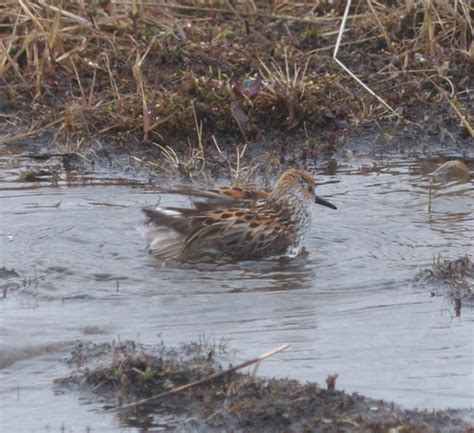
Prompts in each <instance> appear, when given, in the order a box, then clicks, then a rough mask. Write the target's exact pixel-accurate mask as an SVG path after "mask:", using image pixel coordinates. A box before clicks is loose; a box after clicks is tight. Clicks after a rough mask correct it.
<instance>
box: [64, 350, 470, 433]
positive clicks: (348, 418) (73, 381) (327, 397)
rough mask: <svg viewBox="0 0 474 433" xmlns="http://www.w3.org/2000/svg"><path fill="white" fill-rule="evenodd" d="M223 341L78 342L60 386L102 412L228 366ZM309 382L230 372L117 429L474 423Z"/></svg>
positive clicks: (444, 427) (330, 383)
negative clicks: (88, 396) (91, 398)
mask: <svg viewBox="0 0 474 433" xmlns="http://www.w3.org/2000/svg"><path fill="white" fill-rule="evenodd" d="M226 349H227V348H226V346H225V345H224V344H222V343H221V344H219V345H212V344H208V343H206V342H200V343H192V344H186V345H183V346H181V347H179V348H178V349H170V348H166V347H165V346H163V345H159V346H156V347H149V346H148V347H144V346H141V345H139V344H137V343H135V342H133V341H126V342H112V343H104V344H99V345H97V344H89V343H82V342H80V343H78V344H77V345H76V347H75V349H74V350H73V352H72V354H71V357H70V358H69V359H68V361H67V362H68V363H69V364H70V366H71V367H73V368H74V370H73V372H72V373H71V374H70V375H68V376H66V377H62V378H59V379H57V380H56V381H55V382H56V385H57V386H58V387H59V386H60V387H72V388H75V389H77V388H79V389H81V390H83V391H85V390H87V391H91V390H92V391H93V393H94V394H95V395H96V397H95V399H96V400H98V401H99V402H101V405H102V407H103V409H104V410H107V409H113V408H117V406H120V405H122V404H124V403H127V402H130V401H134V400H137V399H142V398H147V397H150V396H153V395H156V394H161V393H164V392H166V391H170V390H172V389H174V388H176V387H178V386H181V385H185V384H188V383H191V382H194V381H196V380H200V379H203V378H206V377H208V376H210V375H211V374H214V373H216V372H222V371H223V370H225V369H226V368H228V367H230V366H226V365H224V364H223V362H224V359H226V360H227V362H228V359H229V358H228V355H227V354H226ZM335 380H336V378H335V377H329V378H328V380H327V381H326V382H327V389H324V388H322V387H320V386H319V385H317V384H315V383H304V384H303V383H300V382H298V381H295V380H288V379H263V378H259V377H256V376H255V375H254V374H243V373H236V372H234V373H231V374H228V375H224V376H223V377H220V378H218V379H216V380H212V381H209V382H207V383H205V384H201V385H199V386H198V387H194V388H191V389H188V390H186V391H184V392H181V393H177V394H174V395H173V394H171V395H165V396H163V398H161V399H159V400H155V401H154V402H153V403H150V404H147V405H143V406H141V407H138V408H136V409H133V410H131V409H127V410H119V411H118V415H117V416H118V417H119V418H120V422H121V424H122V425H123V426H127V425H128V426H135V427H141V428H143V429H144V430H153V431H155V428H158V427H160V426H161V427H163V419H164V418H165V414H166V413H168V414H173V415H174V418H173V419H174V421H173V425H167V426H166V431H183V432H191V431H194V432H196V431H200V432H222V431H233V432H312V431H318V432H387V433H388V432H407V433H408V432H413V433H414V432H423V433H424V432H445V433H448V432H452V433H454V432H459V433H461V432H462V433H466V432H470V431H472V429H473V426H472V425H471V424H469V423H468V422H466V421H465V420H463V419H462V416H463V415H465V414H463V413H462V412H461V411H454V410H444V411H413V410H410V411H408V410H402V409H400V408H399V407H398V406H397V405H396V404H394V403H391V402H386V401H383V400H373V399H370V398H366V397H364V396H362V395H358V394H356V393H354V394H351V395H349V394H346V393H345V392H344V391H339V390H335V389H334V387H336V388H337V384H336V383H335Z"/></svg>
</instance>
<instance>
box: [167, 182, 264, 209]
mask: <svg viewBox="0 0 474 433" xmlns="http://www.w3.org/2000/svg"><path fill="white" fill-rule="evenodd" d="M162 193H164V194H182V195H187V196H189V197H192V198H193V199H203V200H194V207H195V209H197V210H199V211H209V210H212V209H216V208H218V207H221V206H226V207H244V206H247V205H249V204H251V203H253V202H256V201H258V200H262V199H266V198H268V194H269V193H268V192H267V191H264V190H260V189H256V188H243V187H238V186H226V187H221V188H215V189H204V190H198V189H193V188H191V187H187V186H182V187H177V188H173V189H170V190H167V191H164V192H162Z"/></svg>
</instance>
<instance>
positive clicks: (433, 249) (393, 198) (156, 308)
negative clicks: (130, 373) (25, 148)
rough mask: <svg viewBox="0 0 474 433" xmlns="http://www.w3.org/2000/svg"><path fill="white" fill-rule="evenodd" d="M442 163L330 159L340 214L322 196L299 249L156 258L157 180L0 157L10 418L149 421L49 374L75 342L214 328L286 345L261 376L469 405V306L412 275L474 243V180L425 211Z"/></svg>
mask: <svg viewBox="0 0 474 433" xmlns="http://www.w3.org/2000/svg"><path fill="white" fill-rule="evenodd" d="M436 164H437V163H436V162H434V161H426V160H425V161H418V160H410V159H405V160H400V159H397V160H384V161H373V160H358V161H351V162H346V163H342V164H340V165H339V167H338V168H337V169H327V170H324V169H321V170H317V171H316V179H317V180H318V181H319V182H318V183H319V194H320V195H322V196H323V197H326V198H328V199H330V200H331V201H332V202H333V203H334V204H336V205H337V206H338V208H339V210H338V211H332V210H330V209H327V208H324V207H320V206H315V207H314V209H313V212H314V215H313V230H312V232H311V234H310V236H309V239H307V242H306V246H307V248H306V249H307V252H306V253H305V254H303V255H302V256H300V257H299V258H296V259H292V260H267V261H258V262H255V261H249V262H243V263H227V264H220V265H216V264H212V263H205V264H199V265H190V264H188V265H182V264H181V265H179V264H170V263H168V264H167V265H166V266H161V265H160V264H158V263H157V262H155V261H154V259H153V258H152V257H150V256H149V255H148V254H147V252H146V251H145V248H144V241H143V237H142V234H143V228H142V227H141V222H142V220H143V217H142V215H141V213H140V208H141V207H142V206H144V205H152V204H156V203H157V201H158V199H159V197H158V196H157V195H156V194H155V193H154V192H153V190H152V189H150V187H149V186H145V185H146V182H143V183H142V182H140V181H136V180H135V181H134V180H133V179H131V180H125V181H124V180H123V175H114V174H113V173H111V172H96V173H94V174H90V175H87V176H79V177H77V176H73V175H72V174H71V173H69V175H68V176H63V175H62V174H58V175H54V174H53V175H52V174H50V173H45V174H44V175H41V176H40V179H41V181H38V178H35V179H31V177H28V176H27V177H26V178H27V179H30V180H35V181H33V182H26V181H25V180H24V179H25V167H26V163H25V160H24V159H21V158H16V159H15V158H3V159H0V197H1V203H2V207H1V210H0V211H1V221H0V239H1V250H0V259H1V260H0V266H5V267H6V268H8V269H11V268H13V269H15V271H16V272H18V273H19V274H20V275H21V277H20V278H17V279H16V280H17V281H19V285H18V287H16V288H15V287H14V286H12V288H11V289H10V290H7V291H6V293H5V297H4V299H3V302H2V303H1V304H0V311H1V315H0V325H1V327H0V363H1V364H2V366H3V367H4V368H3V369H0V404H1V406H0V430H1V431H5V432H10V431H15V432H31V431H38V432H46V431H49V432H56V431H58V432H59V431H63V430H61V429H62V428H63V427H64V429H65V430H64V431H74V432H83V431H84V432H85V431H87V428H88V427H90V428H91V429H93V430H92V431H101V432H105V431H108V432H116V431H134V432H135V431H139V430H138V429H136V428H131V427H125V426H123V425H120V421H119V419H118V418H117V417H116V416H115V415H113V414H104V413H102V412H100V405H99V404H98V403H94V399H92V400H91V399H90V398H89V397H88V396H84V395H82V394H81V395H78V394H76V393H64V392H63V391H61V390H59V389H57V388H56V387H53V386H52V380H53V379H54V378H56V377H59V376H62V375H65V374H67V373H68V372H69V368H68V366H67V365H66V363H64V362H62V360H63V359H64V358H65V357H66V355H67V353H68V350H69V348H70V347H71V344H72V342H73V341H74V340H75V339H85V340H90V341H95V342H100V341H105V340H111V339H113V338H117V337H119V338H121V339H127V338H131V339H136V340H138V341H140V342H141V343H144V344H153V343H156V342H158V341H160V340H161V339H163V340H164V342H165V343H167V344H169V345H175V344H178V343H180V342H186V341H190V340H197V339H198V338H199V337H200V336H202V335H203V334H205V335H206V338H210V339H211V340H213V339H215V340H216V341H219V340H220V339H221V338H224V339H226V340H227V341H228V344H229V346H230V347H231V348H232V349H233V350H235V351H236V356H237V358H238V359H247V358H250V357H253V356H255V355H258V354H260V353H263V352H265V351H268V350H271V349H274V348H275V347H276V346H278V345H280V344H282V343H291V344H292V346H291V349H290V350H289V351H287V352H285V353H283V354H281V355H279V356H277V357H275V358H273V359H270V360H268V361H266V362H264V363H262V365H261V366H260V368H259V374H261V375H269V376H277V377H286V376H289V377H292V378H296V379H301V380H310V381H317V382H319V383H321V384H324V381H325V378H326V377H327V375H328V374H334V373H337V374H338V375H339V377H338V379H337V385H336V386H337V388H339V389H345V390H347V391H349V392H351V391H357V392H359V393H362V394H364V395H367V396H370V397H373V398H380V399H384V400H388V401H390V400H393V401H395V402H397V403H399V404H401V405H402V406H404V407H406V408H415V407H416V408H448V407H472V404H473V384H474V379H473V371H472V356H473V340H472V329H473V328H472V325H473V321H474V313H473V310H472V309H471V308H469V307H466V306H465V307H464V308H463V309H462V312H461V316H460V317H455V314H454V311H453V307H452V305H451V304H450V303H449V301H448V300H447V299H446V298H443V297H430V294H429V290H424V289H419V288H414V287H413V286H412V285H411V283H410V281H411V279H412V278H413V277H414V275H415V274H416V273H417V272H418V271H419V270H420V269H421V268H424V267H428V266H430V265H431V263H432V260H433V257H435V256H437V255H438V254H442V255H444V256H446V257H448V258H455V257H457V256H459V255H462V254H466V253H468V252H471V253H472V232H473V230H474V217H473V213H472V211H473V207H472V203H473V201H472V197H473V194H472V184H470V183H456V182H451V183H448V184H444V185H435V186H434V189H433V192H434V195H433V199H432V206H431V211H428V188H429V183H428V180H427V177H426V173H428V172H429V171H431V170H432V169H433V168H435V167H436ZM471 169H472V167H471ZM178 200H179V199H178V198H177V197H174V196H163V197H162V198H161V203H162V204H170V205H171V204H173V205H175V204H177V203H178ZM181 200H182V199H181ZM163 422H164V424H167V423H168V422H172V420H166V419H164V420H163Z"/></svg>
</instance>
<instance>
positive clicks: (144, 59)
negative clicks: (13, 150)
mask: <svg viewBox="0 0 474 433" xmlns="http://www.w3.org/2000/svg"><path fill="white" fill-rule="evenodd" d="M345 6H346V2H345V1H342V0H336V1H334V2H326V1H323V0H318V1H316V2H311V3H306V2H302V3H296V2H294V3H285V2H278V1H271V2H263V1H253V0H246V1H242V2H237V3H236V2H231V1H229V0H215V1H214V0H209V1H206V2H204V1H201V0H194V1H170V2H164V1H159V0H149V1H146V2H145V1H138V0H136V1H133V0H124V1H118V0H117V1H114V0H95V1H84V0H64V1H62V2H61V1H55V0H6V1H5V2H4V3H3V6H0V36H1V39H0V76H1V84H0V86H1V89H2V96H1V97H0V103H1V104H2V106H3V108H4V109H3V110H2V111H3V114H2V117H3V120H5V121H6V122H7V126H8V129H9V131H10V135H9V136H8V137H7V138H6V140H5V142H7V143H9V142H14V141H18V140H20V139H23V138H26V137H34V136H35V135H38V134H39V133H41V132H43V131H49V132H53V139H54V140H53V142H56V143H57V144H58V145H60V146H61V148H62V149H63V150H65V151H68V152H71V151H72V152H82V151H83V149H84V148H85V147H87V145H88V143H90V142H91V140H92V139H100V140H103V141H105V142H107V143H111V142H113V143H115V144H118V145H124V144H125V145H126V144H130V143H144V145H147V144H150V143H156V144H157V145H159V146H161V149H162V150H163V151H164V152H168V154H169V155H171V156H172V158H175V156H176V155H175V156H173V152H175V151H176V152H178V154H179V152H182V150H183V149H187V150H188V151H189V148H192V149H194V150H193V152H194V154H196V152H197V153H198V154H199V149H200V148H202V147H203V146H204V147H205V146H208V145H211V146H212V147H214V146H218V145H217V143H216V142H215V139H216V137H217V141H218V142H219V143H220V145H222V141H224V142H225V141H226V140H227V141H232V142H247V141H249V140H250V141H253V140H255V139H258V138H262V137H264V136H265V134H268V132H269V131H280V132H283V133H285V132H287V131H292V132H300V133H301V136H302V137H305V136H306V137H308V136H309V135H310V132H311V131H321V130H323V131H342V130H345V129H347V128H349V127H350V128H354V127H357V126H359V125H364V124H368V123H370V124H374V123H378V122H380V121H384V120H386V119H393V120H395V121H399V120H400V119H402V121H403V122H405V123H406V124H408V125H410V127H415V128H416V127H417V126H423V128H425V129H426V127H427V126H428V128H429V129H430V130H432V132H436V133H440V132H441V133H443V131H446V132H447V133H448V134H450V136H452V135H453V134H455V135H456V134H457V133H461V135H462V134H465V136H468V135H471V136H472V134H473V130H472V127H471V125H470V122H471V121H472V119H471V117H470V116H472V113H469V106H470V104H472V100H470V99H469V98H472V95H470V94H469V92H468V88H469V86H470V87H471V88H472V78H471V77H472V70H471V69H472V62H473V60H474V52H473V44H472V36H471V34H472V24H471V18H470V15H469V12H470V11H469V4H468V2H466V1H465V0H458V1H456V2H452V1H449V0H441V1H436V2H435V1H432V0H428V1H416V0H406V1H401V0H390V1H386V2H376V1H373V0H359V1H357V0H353V1H352V4H351V8H350V10H349V17H348V21H347V23H346V25H345V32H344V34H343V36H342V42H341V46H340V48H339V53H338V59H339V60H340V61H341V62H343V63H344V64H345V65H347V66H348V68H349V69H350V70H351V71H352V72H353V73H354V74H355V75H357V76H358V77H359V78H360V79H361V80H362V81H363V82H364V83H365V84H367V85H368V86H369V87H370V88H371V89H372V90H373V92H375V93H376V95H377V96H379V97H380V98H381V99H383V101H385V102H386V103H387V104H389V105H390V106H391V107H393V108H394V109H395V110H396V113H394V112H392V111H390V110H389V109H387V108H386V106H384V105H383V104H381V103H380V102H379V101H378V100H377V99H375V98H374V97H373V96H372V95H370V94H369V93H368V92H366V91H365V90H364V89H363V88H362V87H361V86H360V85H359V84H358V83H357V82H355V81H354V79H353V78H352V77H351V76H350V75H349V74H348V73H347V72H345V71H344V70H343V69H342V68H341V67H340V66H339V65H338V64H337V63H336V62H335V61H334V59H333V58H332V55H333V50H334V47H335V44H336V38H337V35H338V33H339V28H340V24H341V17H342V14H343V12H344V8H345ZM471 106H472V105H471ZM397 116H400V119H399V118H398V117H397ZM11 131H14V132H13V133H11ZM196 131H198V134H196ZM425 132H426V131H425ZM196 137H198V138H196ZM331 140H332V141H334V137H332V138H331V137H329V138H328V140H327V141H328V143H327V144H328V145H331ZM178 143H181V144H184V146H181V147H180V146H178ZM196 149H197V150H196ZM201 150H202V149H201ZM176 158H179V157H178V156H176Z"/></svg>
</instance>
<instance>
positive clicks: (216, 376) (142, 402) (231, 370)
mask: <svg viewBox="0 0 474 433" xmlns="http://www.w3.org/2000/svg"><path fill="white" fill-rule="evenodd" d="M290 346H291V344H284V345H283V346H280V347H277V348H276V349H274V350H272V351H271V352H267V353H264V354H262V355H260V356H258V357H257V358H254V359H250V360H248V361H245V362H242V363H241V364H238V365H236V366H235V367H231V368H229V369H227V370H225V371H221V372H219V373H214V374H211V375H210V376H207V377H205V378H204V379H200V380H196V381H194V382H191V383H188V384H186V385H182V386H178V387H176V388H173V389H171V390H169V391H165V392H162V393H161V394H157V395H154V396H153V397H149V398H144V399H143V400H138V401H135V402H133V403H130V404H126V405H124V406H119V407H115V408H113V409H108V410H106V412H117V411H122V410H128V409H135V408H137V407H139V406H143V405H145V404H148V403H151V402H152V401H155V400H158V399H160V398H163V397H168V396H170V395H174V394H178V393H180V392H182V391H186V390H187V389H190V388H193V387H195V386H198V385H202V384H204V383H208V382H211V381H213V380H215V379H219V378H221V377H224V376H226V375H228V374H231V373H234V372H236V371H237V370H241V369H242V368H245V367H248V366H249V365H252V364H257V363H259V362H261V361H263V360H265V359H267V358H270V357H271V356H274V355H276V354H277V353H280V352H283V351H284V350H286V349H288V347H290Z"/></svg>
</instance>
